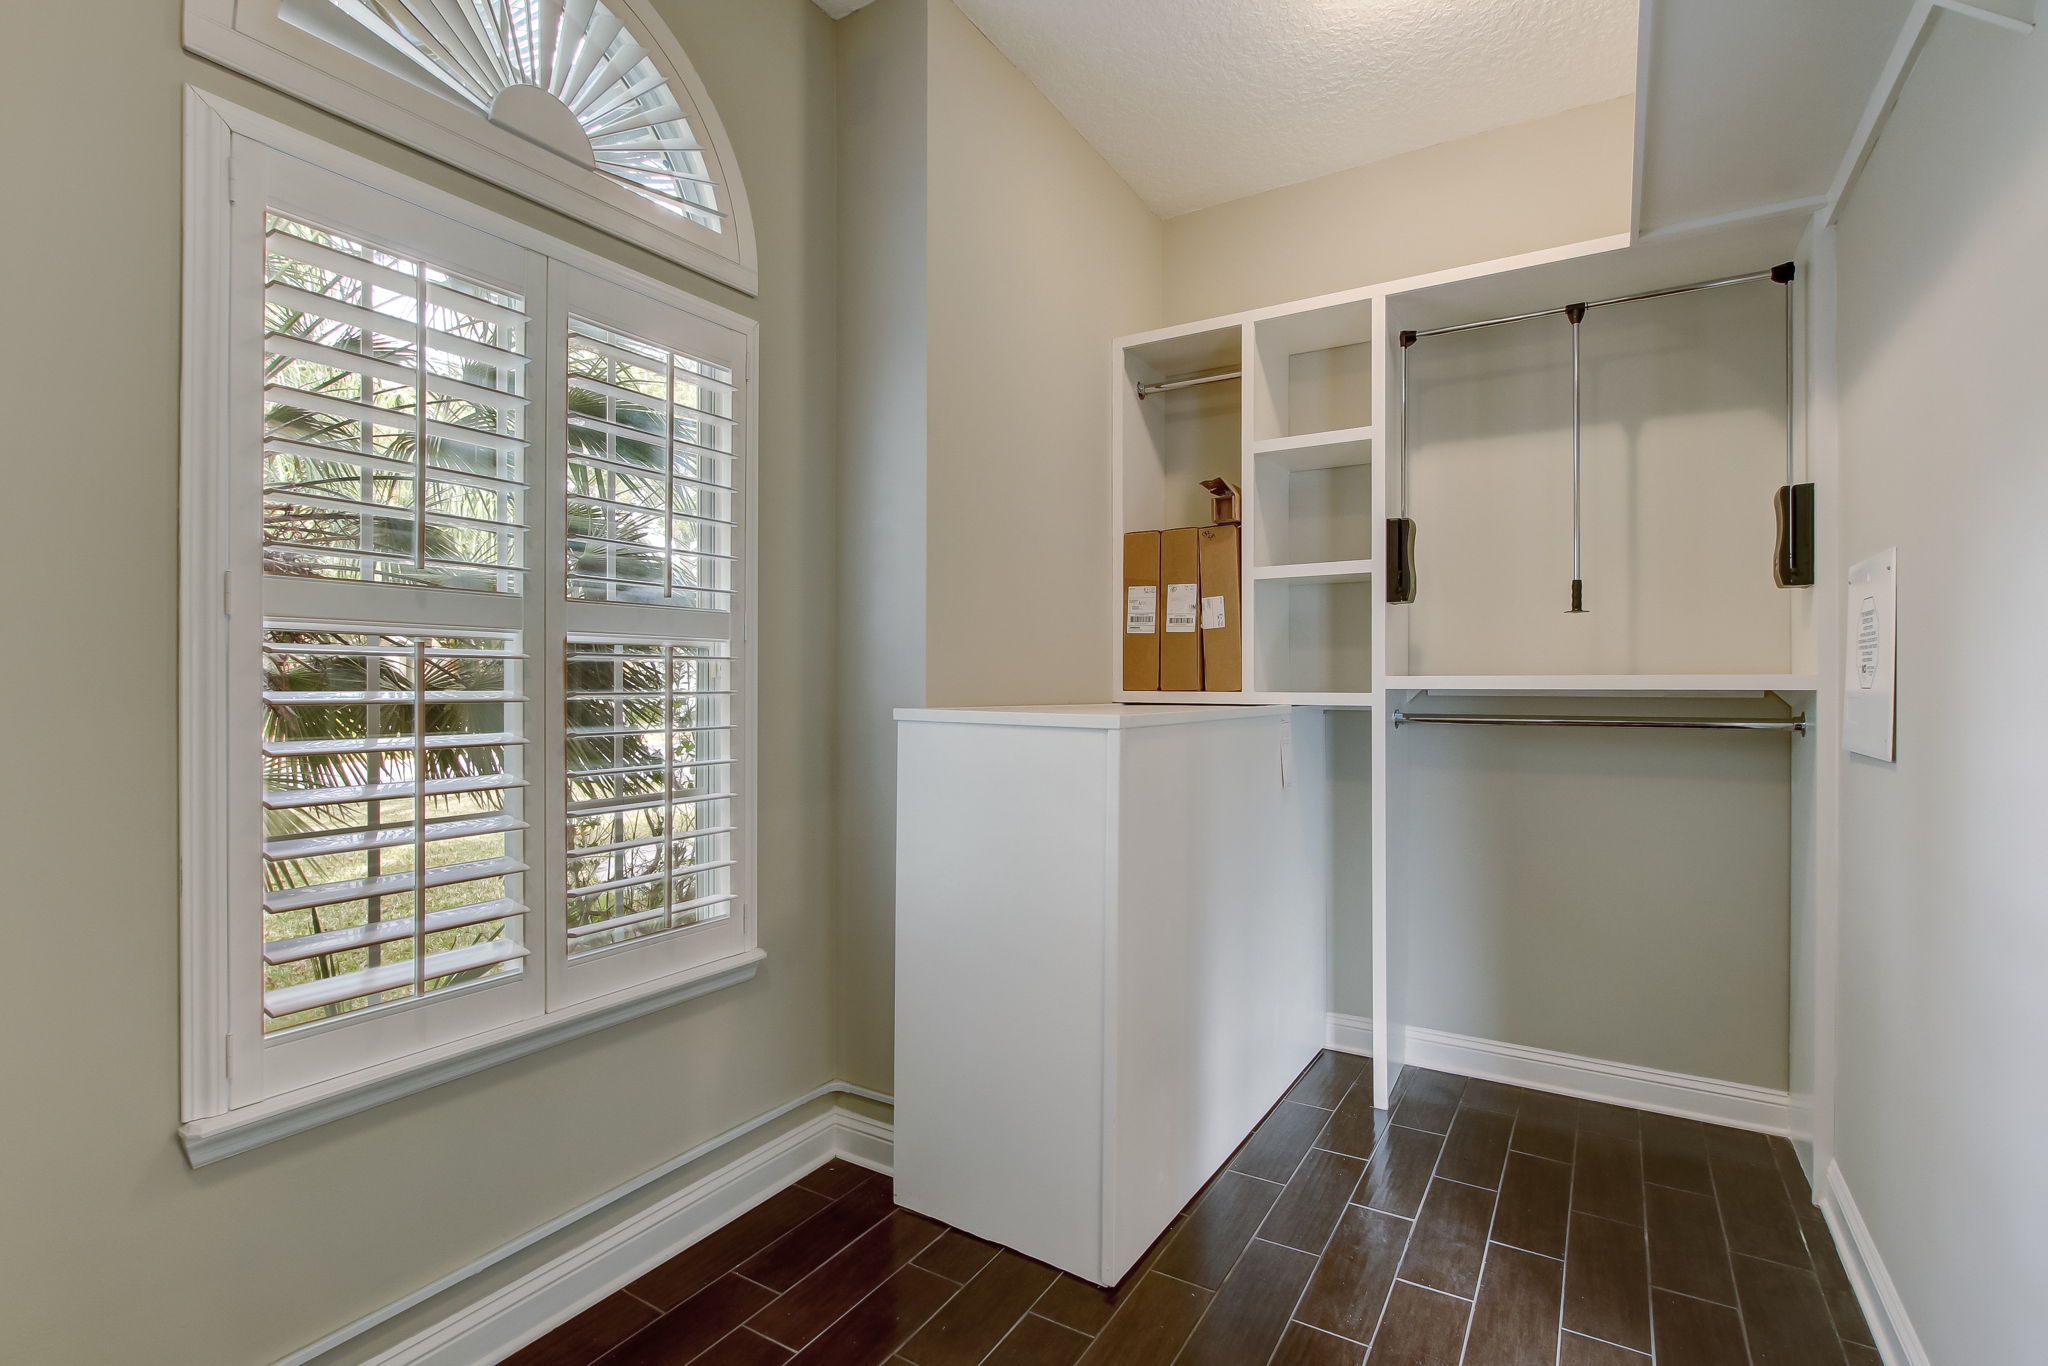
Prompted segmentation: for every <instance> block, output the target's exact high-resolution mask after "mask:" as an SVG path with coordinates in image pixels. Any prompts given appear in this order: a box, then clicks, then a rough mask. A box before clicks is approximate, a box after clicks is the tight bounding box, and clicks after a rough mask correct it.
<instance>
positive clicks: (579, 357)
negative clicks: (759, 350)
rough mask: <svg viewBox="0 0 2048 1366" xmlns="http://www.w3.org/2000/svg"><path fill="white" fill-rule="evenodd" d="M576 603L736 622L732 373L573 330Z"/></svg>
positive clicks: (572, 564)
mask: <svg viewBox="0 0 2048 1366" xmlns="http://www.w3.org/2000/svg"><path fill="white" fill-rule="evenodd" d="M568 394H569V413H568V442H569V462H568V483H567V492H568V528H567V531H568V561H569V564H568V567H569V588H568V594H569V596H570V597H571V598H573V599H579V600H584V601H596V602H630V603H645V604H656V605H667V606H673V607H692V608H697V609H700V610H704V611H712V612H727V611H731V610H732V605H733V587H734V577H733V574H734V567H735V565H736V564H737V558H736V557H737V555H738V543H737V538H736V537H735V535H734V530H735V527H734V523H735V521H736V514H735V508H736V506H737V500H736V496H735V487H736V475H737V471H736V470H735V468H734V463H735V462H734V456H733V449H734V444H733V438H734V431H735V421H734V409H735V404H734V397H735V392H734V389H733V376H732V371H731V370H729V369H727V368H726V367H724V366H721V365H716V364H713V363H712V362H710V361H705V360H699V359H697V358H695V357H692V356H687V355H684V354H682V353H680V352H677V351H672V350H669V349H667V348H664V347H661V346H657V345H655V344H653V343H651V342H645V341H641V340H638V339H637V338H633V337H629V336H626V335H625V334H623V333H620V332H614V331H611V330H609V329H607V328H603V327H599V326H597V325H596V324H594V323H588V322H584V321H583V320H581V319H572V320H571V321H570V324H569V387H568Z"/></svg>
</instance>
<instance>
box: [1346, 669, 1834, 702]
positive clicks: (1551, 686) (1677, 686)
mask: <svg viewBox="0 0 2048 1366" xmlns="http://www.w3.org/2000/svg"><path fill="white" fill-rule="evenodd" d="M1819 686H1820V679H1819V678H1818V677H1817V676H1815V675H1813V674H1395V675H1392V676H1390V677H1389V678H1388V679H1387V688H1388V689H1389V690H1399V691H1403V692H1420V691H1425V690H1426V691H1429V692H1465V693H1480V694H1485V693H1558V694H1573V693H1580V694H1585V695H1587V696H1592V697H1628V696H1633V695H1641V694H1656V693H1664V694H1671V695H1685V694H1699V693H1706V694H1713V693H1769V692H1812V691H1814V690H1815V689H1817V688H1818V687H1819Z"/></svg>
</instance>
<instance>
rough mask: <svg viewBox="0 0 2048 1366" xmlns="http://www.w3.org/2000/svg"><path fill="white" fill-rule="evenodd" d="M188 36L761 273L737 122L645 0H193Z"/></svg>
mask: <svg viewBox="0 0 2048 1366" xmlns="http://www.w3.org/2000/svg"><path fill="white" fill-rule="evenodd" d="M186 46H187V47H189V48H191V49H192V50H194V51H196V52H199V53H201V54H203V55H205V56H208V57H211V58H213V59H215V60H217V61H221V62H224V63H226V64H227V65H230V66H234V67H237V68H238V69H241V70H243V71H246V72H248V73H249V74H250V75H253V76H256V77H257V78H259V79H261V80H264V81H266V82H268V83H270V84H272V85H275V86H277V87H278V88H279V89H281V90H284V91H286V92H287V93H289V94H293V95H297V96H299V97H301V98H304V99H307V100H310V101H312V102H313V103H316V104H320V105H324V106H326V107H328V108H330V109H332V110H333V111H334V112H336V113H338V114H341V115H343V116H344V117H347V118H349V119H352V120H354V121H355V122H358V123H362V124H364V125H366V126H368V127H370V128H373V129H376V130H377V131H379V132H382V133H386V134H388V135H390V136H393V137H396V138H398V139H399V140H401V141H404V142H408V143H411V144H412V145H414V146H416V147H418V148H419V149H420V150H422V151H425V152H427V153H429V154H430V155H433V156H436V157H439V158H441V159H442V160H445V161H448V162H450V163H452V164H454V165H456V166H459V167H461V168H462V169H464V170H467V171H471V172H474V173H476V174H479V175H482V176H485V177H486V178H488V179H492V180H496V181H498V182H499V183H501V184H503V185H505V186H507V187H508V188H510V189H513V190H515V191H518V192H519V193H521V194H524V195H526V196H527V197H529V198H532V199H535V200H538V201H539V202H541V203H544V204H547V205H549V206H550V207H553V208H557V209H561V210H563V211H564V212H567V213H570V214H572V215H574V216H576V217H578V218H581V219H584V220H585V221H587V222H590V223H592V224H594V225H595V226H597V227H600V228H603V229H605V230H606V231H608V232H611V233H613V234H615V235H617V236H620V237H624V238H627V239H628V240H631V241H634V242H637V243H639V244H640V245H642V246H645V247H648V248H649V249H651V250H654V251H656V252H659V253H661V254H662V255H664V256H667V257H669V258H671V259H673V260H676V261H679V262H681V263H682V264H684V265H687V266H690V267H691V268H693V269H696V270H699V271H701V272H703V273H705V274H707V275H710V276H712V277H714V278H716V279H719V280H722V281H724V282H726V283H728V284H732V285H735V286H737V287H738V288H741V289H743V290H746V291H748V292H749V293H751V292H753V290H754V288H755V286H756V281H757V276H756V270H755V262H754V242H753V222H752V219H751V216H750V215H749V213H748V208H747V199H746V189H745V186H744V185H743V183H742V181H741V178H740V174H739V168H738V166H737V165H736V164H735V162H734V159H733V155H732V149H731V146H730V144H729V143H728V142H727V139H726V136H725V130H724V127H723V126H722V125H721V124H720V122H719V119H718V114H717V111H716V110H715V109H714V108H713V107H712V105H711V102H710V97H709V96H708V94H707V93H706V92H705V90H704V87H703V83H702V82H701V81H700V80H699V78H698V76H697V73H696V71H695V69H694V68H693V67H692V66H691V64H690V61H689V59H688V57H686V56H685V55H684V54H683V52H682V50H681V49H680V48H679V47H678V46H677V45H676V43H675V41H674V38H673V37H672V35H670V33H669V32H668V29H667V27H666V26H665V25H664V24H663V23H662V22H661V20H660V19H659V18H658V17H656V16H655V15H654V14H653V13H652V12H651V10H649V9H648V7H647V5H646V0H187V10H186Z"/></svg>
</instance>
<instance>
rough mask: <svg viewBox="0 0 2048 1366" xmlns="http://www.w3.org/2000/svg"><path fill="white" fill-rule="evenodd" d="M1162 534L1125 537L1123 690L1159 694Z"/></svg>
mask: <svg viewBox="0 0 2048 1366" xmlns="http://www.w3.org/2000/svg"><path fill="white" fill-rule="evenodd" d="M1159 607H1160V603H1159V533H1158V532H1156V531H1132V532H1127V533H1126V534H1125V536H1124V674H1123V678H1124V687H1125V688H1126V689H1127V690H1129V691H1131V692H1157V691H1158V690H1159Z"/></svg>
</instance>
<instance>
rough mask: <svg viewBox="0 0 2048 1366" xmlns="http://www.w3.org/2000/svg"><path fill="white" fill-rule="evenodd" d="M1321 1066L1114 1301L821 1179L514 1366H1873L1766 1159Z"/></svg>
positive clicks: (1561, 1112)
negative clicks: (1391, 1089) (1387, 1095)
mask: <svg viewBox="0 0 2048 1366" xmlns="http://www.w3.org/2000/svg"><path fill="white" fill-rule="evenodd" d="M1371 1092H1372V1082H1371V1064H1370V1063H1369V1062H1368V1061H1367V1060H1365V1059H1363V1058H1355V1057H1349V1056H1346V1055H1343V1054H1338V1053H1324V1054H1323V1055H1321V1056H1320V1057H1318V1058H1317V1059H1316V1060H1315V1062H1314V1063H1313V1064H1312V1065H1311V1066H1310V1067H1309V1068H1308V1070H1307V1071H1305V1072H1304V1073H1303V1074H1302V1076H1301V1079H1300V1081H1298V1082H1297V1083H1296V1084H1295V1085H1294V1087H1293V1088H1292V1089H1291V1090H1289V1091H1288V1093H1287V1096H1286V1098H1285V1099H1283V1100H1282V1101H1281V1102H1280V1103H1279V1104H1278V1105H1276V1106H1274V1108H1273V1111H1272V1113H1271V1114H1269V1115H1268V1116H1267V1117H1266V1119H1265V1121H1264V1122H1263V1123H1262V1124H1261V1125H1260V1127H1259V1129H1258V1131H1257V1132H1256V1133H1254V1134H1253V1135H1252V1136H1251V1138H1249V1139H1248V1140H1246V1142H1245V1144H1244V1146H1243V1147H1242V1148H1240V1149H1239V1150H1238V1151H1237V1153H1236V1154H1235V1155H1234V1156H1233V1157H1232V1159H1231V1161H1230V1162H1229V1163H1228V1164H1227V1165H1226V1166H1225V1167H1224V1169H1223V1170H1222V1171H1221V1172H1218V1173H1217V1174H1216V1176H1215V1177H1214V1178H1213V1179H1212V1180H1211V1181H1210V1182H1209V1184H1208V1186H1207V1187H1206V1188H1205V1189H1204V1190H1203V1191H1202V1192H1201V1194H1199V1195H1197V1196H1196V1197H1195V1199H1194V1201H1193V1202H1192V1203H1190V1205H1189V1206H1188V1208H1187V1209H1186V1210H1185V1211H1184V1212H1183V1213H1182V1215H1181V1217H1180V1218H1179V1219H1178V1220H1176V1221H1175V1223H1174V1225H1173V1227H1171V1228H1170V1229H1168V1230H1167V1232H1166V1233H1165V1235H1163V1236H1162V1237H1161V1238H1160V1240H1159V1242H1158V1243H1157V1244H1156V1245H1154V1246H1153V1248H1152V1249H1151V1251H1149V1252H1148V1253H1147V1254H1146V1255H1145V1257H1144V1259H1143V1260H1141V1261H1140V1262H1139V1264H1138V1266H1137V1268H1136V1269H1135V1270H1133V1271H1132V1272H1131V1274H1130V1275H1129V1276H1128V1277H1126V1278H1125V1280H1124V1282H1123V1284H1122V1285H1119V1286H1117V1287H1116V1288H1115V1289H1113V1290H1104V1289H1101V1288H1099V1287H1096V1286H1091V1285H1088V1284H1085V1283H1084V1282H1082V1281H1080V1280H1077V1279H1076V1278H1074V1277H1072V1276H1069V1275H1065V1274H1063V1273H1061V1272H1057V1271H1054V1270H1053V1269H1052V1268H1050V1267H1047V1266H1043V1265H1041V1264H1039V1263H1037V1262H1034V1261H1032V1260H1030V1259H1029V1258H1026V1257H1021V1256H1019V1255H1017V1254H1016V1253H1014V1252H1010V1251H1007V1250H1005V1249H1002V1248H998V1247H995V1246H994V1245H992V1244H990V1243H986V1242H983V1241H981V1240H980V1239H978V1238H972V1237H969V1236H968V1235H967V1234H965V1233H962V1232H960V1231H959V1230H957V1229H949V1228H947V1227H945V1226H944V1225H942V1224H939V1223H936V1222H934V1221H932V1220H930V1219H926V1218H924V1217H923V1216H921V1215H917V1214H912V1213H910V1212H909V1211H907V1210H902V1209H898V1208H897V1207H896V1206H895V1205H894V1203H893V1201H892V1198H891V1196H892V1188H891V1186H890V1183H889V1180H888V1178H887V1177H884V1176H881V1175H878V1174H876V1173H873V1172H869V1171H866V1170H864V1169H862V1168H860V1167H857V1166H854V1165H852V1164H850V1163H847V1162H840V1161H835V1162H831V1163H828V1164H826V1165H825V1166H823V1167H820V1168H819V1169H817V1170H816V1171H814V1172H812V1173H810V1174H809V1175H808V1176H806V1177H804V1178H803V1179H802V1180H800V1181H798V1182H797V1183H796V1184H795V1185H793V1186H791V1187H789V1188H788V1189H786V1190H784V1191H781V1192H780V1193H778V1194H777V1195H775V1196H774V1197H772V1198H770V1199H769V1200H767V1201H766V1202H764V1203H763V1204H761V1205H759V1206H757V1207H755V1208H754V1209H752V1210H750V1211H749V1212H748V1213H746V1214H745V1215H742V1216H741V1217H740V1218H739V1219H737V1220H735V1221H734V1222H732V1223H731V1224H728V1225H727V1226H726V1227H724V1228H722V1229H720V1230H719V1231H718V1232H716V1233H714V1234H712V1235H711V1236H710V1237H708V1238H706V1239H704V1240H703V1241H701V1242H699V1243H698V1244H696V1245H695V1246H694V1247H692V1248H690V1249H689V1250H687V1251H685V1252H683V1253H682V1254H680V1255H679V1256H677V1257H675V1258H674V1259H672V1260H671V1261H669V1262H667V1263H665V1264H664V1265H662V1266H660V1267H658V1268H656V1269H655V1270H653V1271H651V1272H649V1273H648V1274H647V1275H645V1276H643V1277H642V1278H641V1279H640V1280H638V1281H635V1282H634V1283H633V1284H632V1285H629V1286H627V1287H626V1288H625V1289H623V1290H621V1291H619V1292H618V1293H617V1294H615V1295H613V1296H611V1297H610V1298H609V1299H606V1300H604V1301H602V1302H600V1303H599V1304H597V1305H595V1306H594V1307H592V1308H591V1309H589V1310H588V1311H586V1312H585V1313H583V1314H582V1315H579V1316H578V1317H577V1318H575V1319H573V1320H571V1321H570V1322H568V1323H566V1324H564V1325H562V1326H561V1327H560V1328H558V1329H556V1330H555V1331H554V1332H552V1333H550V1334H549V1335H548V1336H546V1337H544V1338H542V1339H541V1340H540V1341H538V1342H535V1343H533V1344H532V1345H531V1346H529V1347H527V1348H525V1349H524V1350H522V1351H520V1352H519V1353H517V1354H516V1355H514V1356H513V1357H512V1358H510V1360H509V1362H508V1363H507V1366H755V1364H756V1363H758V1364H759V1366H784V1364H785V1363H793V1364H794V1366H1077V1364H1078V1366H1261V1364H1262V1363H1263V1364H1264V1366H1573V1363H1577V1364H1578V1366H1631V1363H1633V1364H1634V1366H1653V1364H1654V1366H1867V1363H1869V1362H1872V1361H1874V1360H1876V1353H1875V1352H1874V1351H1873V1350H1872V1349H1871V1347H1870V1342H1871V1337H1870V1333H1869V1331H1868V1329H1867V1328H1866V1327H1865V1325H1864V1322H1863V1316H1862V1314H1861V1312H1860V1311H1859V1310H1858V1308H1857V1304H1856V1297H1855V1295H1854V1293H1853V1292H1852V1291H1851V1290H1850V1288H1849V1281H1848V1277H1847V1276H1846V1275H1845V1274H1844V1272H1843V1270H1842V1265H1841V1263H1840V1261H1839V1260H1837V1258H1836V1256H1835V1250H1834V1245H1833V1243H1832V1242H1830V1241H1829V1238H1828V1233H1827V1226H1826V1225H1825V1224H1824V1223H1823V1222H1822V1220H1821V1217H1820V1213H1819V1211H1818V1210H1816V1209H1815V1208H1814V1207H1813V1204H1812V1199H1811V1196H1810V1193H1809V1191H1808V1189H1807V1185H1806V1179H1805V1177H1804V1176H1803V1175H1802V1174H1801V1172H1800V1170H1799V1164H1798V1162H1797V1161H1796V1160H1795V1159H1794V1157H1793V1154H1792V1149H1791V1147H1790V1145H1788V1144H1787V1143H1786V1142H1785V1141H1784V1140H1783V1139H1777V1138H1766V1137H1764V1136H1762V1135H1760V1134H1753V1133H1747V1132H1744V1131H1741V1130H1736V1129H1723V1128H1717V1127H1714V1126H1711V1125H1706V1124H1700V1123H1697V1122H1695V1121H1692V1120H1685V1119H1674V1118H1671V1117H1670V1116H1667V1115H1656V1114H1650V1113H1647V1112H1644V1111H1637V1110H1626V1109H1621V1108H1619V1107H1616V1106H1612V1105H1601V1104H1598V1103H1595V1102H1592V1101H1579V1100H1571V1099H1568V1098H1565V1097H1561V1096H1554V1095H1549V1094H1545V1093H1541V1092H1535V1091H1523V1090H1520V1089H1518V1088H1515V1087H1512V1086H1503V1085H1500V1084H1498V1083H1495V1082H1485V1081H1466V1080H1464V1079H1462V1078H1459V1077H1453V1076H1447V1075H1445V1074H1443V1073H1441V1072H1428V1071H1423V1070H1420V1069H1415V1068H1410V1069H1409V1070H1408V1071H1407V1072H1406V1073H1404V1074H1403V1076H1402V1084H1401V1085H1400V1087H1399V1088H1398V1089H1397V1090H1396V1093H1395V1104H1394V1107H1393V1110H1392V1111H1391V1113H1390V1114H1382V1113H1377V1112H1375V1111H1374V1110H1373V1108H1372V1095H1371Z"/></svg>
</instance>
